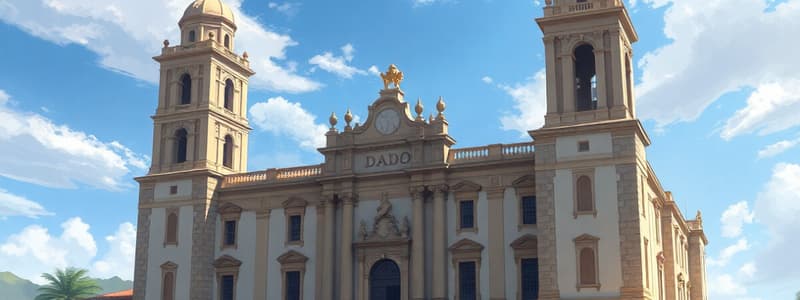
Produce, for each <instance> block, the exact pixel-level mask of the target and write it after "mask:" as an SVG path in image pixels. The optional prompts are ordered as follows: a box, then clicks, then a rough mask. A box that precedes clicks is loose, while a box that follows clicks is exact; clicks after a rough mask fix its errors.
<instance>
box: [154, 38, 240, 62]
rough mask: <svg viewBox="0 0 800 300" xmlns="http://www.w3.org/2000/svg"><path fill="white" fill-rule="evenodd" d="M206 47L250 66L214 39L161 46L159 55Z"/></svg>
mask: <svg viewBox="0 0 800 300" xmlns="http://www.w3.org/2000/svg"><path fill="white" fill-rule="evenodd" d="M208 48H211V49H214V50H217V52H219V53H220V54H222V55H223V56H225V57H227V58H230V59H231V60H233V61H235V62H239V63H240V64H242V65H244V66H246V67H248V68H249V67H250V61H249V60H247V59H246V58H244V57H243V56H239V55H238V54H236V53H235V52H233V51H231V50H230V49H228V48H225V46H223V45H221V44H220V43H218V42H217V41H215V40H205V41H199V42H195V43H191V44H188V45H177V46H172V47H163V48H161V55H162V56H166V55H175V54H178V53H183V52H190V51H195V50H200V49H208Z"/></svg>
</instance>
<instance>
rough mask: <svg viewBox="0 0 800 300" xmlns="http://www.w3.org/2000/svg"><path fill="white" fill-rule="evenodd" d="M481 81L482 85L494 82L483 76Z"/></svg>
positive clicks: (490, 78)
mask: <svg viewBox="0 0 800 300" xmlns="http://www.w3.org/2000/svg"><path fill="white" fill-rule="evenodd" d="M481 81H483V83H486V84H492V82H494V79H492V77H489V76H483V78H481Z"/></svg>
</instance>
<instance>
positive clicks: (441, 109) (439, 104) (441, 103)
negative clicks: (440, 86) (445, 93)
mask: <svg viewBox="0 0 800 300" xmlns="http://www.w3.org/2000/svg"><path fill="white" fill-rule="evenodd" d="M445 108H447V106H446V105H445V104H444V98H442V97H441V96H439V102H436V110H437V111H439V115H438V116H436V118H437V119H444V109H445Z"/></svg>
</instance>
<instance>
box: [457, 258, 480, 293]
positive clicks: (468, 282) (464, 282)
mask: <svg viewBox="0 0 800 300" xmlns="http://www.w3.org/2000/svg"><path fill="white" fill-rule="evenodd" d="M476 280H477V278H476V274H475V262H474V261H467V262H460V263H458V296H459V300H476V299H478V288H477V286H476V285H477V281H476Z"/></svg>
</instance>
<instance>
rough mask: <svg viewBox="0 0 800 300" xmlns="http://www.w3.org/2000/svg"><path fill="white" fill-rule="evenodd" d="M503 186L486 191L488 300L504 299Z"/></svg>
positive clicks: (504, 189)
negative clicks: (487, 207)
mask: <svg viewBox="0 0 800 300" xmlns="http://www.w3.org/2000/svg"><path fill="white" fill-rule="evenodd" d="M505 191H506V188H505V187H504V186H495V187H490V188H488V189H487V190H486V196H487V198H488V202H489V214H488V215H489V216H488V217H489V218H488V221H489V245H488V246H489V247H488V248H489V249H488V250H489V299H491V300H500V299H506V286H505V284H506V270H505V266H506V252H505V245H506V244H507V243H506V241H505V234H504V230H503V225H504V224H505V221H504V220H505V216H503V202H504V201H503V200H504V199H503V198H504V196H505Z"/></svg>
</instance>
